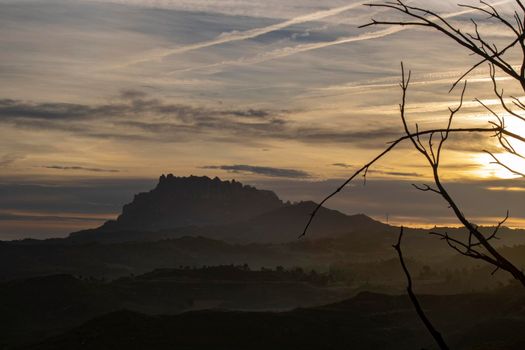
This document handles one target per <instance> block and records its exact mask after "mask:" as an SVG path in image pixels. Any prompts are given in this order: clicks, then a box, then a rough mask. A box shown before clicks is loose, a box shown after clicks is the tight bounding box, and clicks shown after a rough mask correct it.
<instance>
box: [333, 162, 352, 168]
mask: <svg viewBox="0 0 525 350" xmlns="http://www.w3.org/2000/svg"><path fill="white" fill-rule="evenodd" d="M332 166H336V167H340V168H345V169H348V168H351V167H352V165H350V164H346V163H333V164H332Z"/></svg>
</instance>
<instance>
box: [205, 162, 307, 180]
mask: <svg viewBox="0 0 525 350" xmlns="http://www.w3.org/2000/svg"><path fill="white" fill-rule="evenodd" d="M202 169H219V170H225V171H228V172H232V173H248V174H257V175H264V176H270V177H285V178H308V177H310V176H311V175H310V174H309V173H307V172H306V171H303V170H296V169H286V168H274V167H265V166H255V165H245V164H235V165H206V166H203V167H202Z"/></svg>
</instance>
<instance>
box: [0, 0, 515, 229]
mask: <svg viewBox="0 0 525 350" xmlns="http://www.w3.org/2000/svg"><path fill="white" fill-rule="evenodd" d="M466 2H467V3H473V2H472V1H466ZM414 3H417V1H414ZM420 3H424V4H425V6H429V7H431V8H433V9H435V10H437V11H439V12H440V13H443V14H444V15H446V16H448V18H449V19H450V20H451V21H452V22H453V23H454V24H457V25H459V26H465V27H468V26H469V25H470V24H469V21H468V20H469V18H471V17H473V16H474V17H475V18H477V19H479V20H480V21H481V23H483V27H482V28H481V29H482V33H483V34H485V35H487V36H488V38H490V40H492V41H494V42H495V43H497V44H500V45H502V43H505V42H508V41H509V40H511V39H512V38H511V36H510V33H509V32H508V31H505V30H504V29H502V28H500V27H498V26H496V25H495V23H494V22H491V21H488V20H486V19H485V18H480V17H479V16H478V17H476V15H475V14H473V13H469V12H468V11H465V9H464V8H458V7H457V6H456V5H455V4H454V2H453V1H448V0H447V1H443V0H439V1H437V0H432V1H429V0H425V1H420ZM493 3H499V4H500V8H501V9H502V12H509V11H510V10H511V9H512V3H509V2H508V1H499V2H493ZM371 17H377V18H394V17H395V15H393V14H391V13H385V12H384V11H381V10H378V9H371V8H368V7H365V6H362V2H360V1H354V0H348V1H343V0H325V1H322V2H320V1H313V0H268V1H255V0H221V1H217V0H151V1H148V0H114V1H102V0H100V1H99V0H83V1H82V0H69V1H45V0H40V1H37V0H0V81H1V82H2V83H1V84H0V239H13V238H20V237H51V236H64V235H66V234H67V233H68V232H71V231H73V230H78V229H81V228H86V227H94V226H97V225H99V224H100V223H101V222H103V221H104V220H106V219H108V218H113V217H115V216H116V215H117V213H118V212H119V210H120V207H121V205H122V204H123V203H125V202H128V201H129V200H130V199H131V198H132V196H133V194H134V193H136V192H138V191H144V190H148V189H150V188H151V187H152V186H154V185H155V182H156V179H157V178H158V176H159V175H160V174H163V173H173V174H175V175H180V176H182V175H190V174H194V175H208V176H219V177H221V178H224V179H231V178H235V179H237V180H241V181H243V182H245V183H250V184H255V185H257V186H260V187H264V188H268V189H274V190H275V191H276V192H277V193H278V194H279V195H280V196H281V197H282V198H283V199H285V200H293V201H295V200H303V199H313V200H320V199H321V198H322V197H323V195H324V194H326V193H327V192H329V191H330V190H331V189H333V188H334V186H336V185H337V184H338V183H339V182H340V181H341V180H342V179H344V177H345V176H346V175H348V174H351V173H352V171H353V170H355V169H356V167H359V166H360V165H362V164H364V163H365V162H366V161H367V160H369V159H370V158H371V157H373V156H374V155H375V154H376V153H378V152H379V151H381V150H382V149H383V148H384V147H385V144H386V142H388V141H389V140H393V139H395V138H397V137H398V136H400V135H401V134H402V129H401V124H400V120H399V114H398V103H399V98H400V90H399V86H398V85H397V84H398V82H399V79H400V61H404V62H405V65H406V66H407V67H409V68H410V69H411V70H412V71H413V83H412V85H411V87H410V91H409V99H408V114H409V119H410V122H411V123H412V125H414V124H415V123H418V125H419V127H420V128H424V127H431V126H436V125H441V126H443V125H445V124H444V123H446V120H447V118H448V110H447V108H448V107H449V106H455V105H456V104H457V102H458V94H459V91H453V92H452V93H448V90H449V88H450V84H451V83H452V82H453V81H454V79H455V78H457V77H458V76H460V75H461V73H462V72H463V71H464V70H465V69H466V68H468V67H469V65H471V64H473V63H475V62H476V61H475V58H473V57H471V56H469V55H468V53H467V52H466V51H464V50H462V49H459V48H457V47H456V46H455V45H454V44H452V43H451V42H450V41H449V40H447V39H445V38H443V37H441V36H440V35H438V34H435V33H432V32H429V31H425V30H422V29H414V28H407V29H405V28H397V27H368V28H365V29H359V28H358V26H359V25H361V24H365V23H367V21H369V19H370V18H371ZM516 58H517V56H516V55H515V53H513V52H510V53H509V60H511V61H513V60H516ZM513 63H518V62H517V60H516V62H513ZM498 82H499V83H500V84H502V86H505V89H506V90H505V92H506V94H508V95H509V96H510V95H512V94H515V95H517V96H521V95H522V94H523V92H520V90H519V89H518V87H517V86H514V85H513V84H512V83H511V82H509V81H507V80H505V78H504V77H503V76H501V78H500V79H499V80H498ZM474 98H479V99H482V100H483V101H484V102H485V103H486V104H488V105H495V104H496V100H495V99H494V96H493V95H492V94H491V86H490V84H489V82H488V81H487V67H482V68H481V69H479V70H477V71H475V72H474V73H473V74H472V75H470V76H469V87H468V90H467V93H466V98H465V108H464V109H463V111H462V113H461V114H460V115H459V116H458V117H457V119H456V120H455V122H454V123H455V124H454V125H456V126H464V125H479V126H486V125H487V123H488V121H490V120H491V116H490V115H488V114H487V113H486V112H485V111H483V110H482V109H481V108H480V107H479V105H478V104H477V103H476V102H474V101H473V99H474ZM511 126H512V127H513V128H514V130H518V131H521V130H520V129H522V126H521V125H520V124H517V123H516V124H515V125H514V124H513V125H511ZM522 146H523V145H516V147H518V148H519V147H522ZM482 149H490V150H493V151H494V152H496V153H497V152H500V151H501V150H499V149H498V148H497V146H496V144H495V143H494V140H493V139H486V138H480V137H476V136H469V137H467V138H466V137H464V136H463V137H455V138H452V139H451V140H450V142H449V143H448V144H447V149H446V154H445V159H444V160H443V161H444V163H443V166H442V176H443V178H444V180H445V181H446V183H447V184H449V186H450V188H451V190H452V192H453V193H454V194H457V195H458V200H459V202H460V203H462V204H463V205H464V208H465V211H466V213H468V214H469V215H470V217H471V218H473V219H475V220H476V221H477V222H479V223H483V224H491V223H495V222H497V221H498V218H499V217H500V216H504V215H505V211H506V210H507V209H510V210H511V216H512V219H511V221H509V223H511V224H512V225H513V226H522V225H523V222H524V221H523V220H525V211H524V210H523V206H522V203H523V200H524V199H525V198H524V196H525V186H524V185H523V182H522V181H521V179H515V178H513V177H512V176H511V174H509V173H508V172H507V171H506V170H504V169H501V168H498V167H497V166H496V165H493V164H490V159H489V158H488V156H486V155H485V154H483V153H481V152H480V150H482ZM521 149H523V148H521ZM511 162H513V163H512V164H513V165H515V166H517V167H518V168H521V169H522V168H524V166H523V164H521V163H520V162H519V161H516V160H511ZM368 175H369V176H368V184H367V185H366V186H365V187H363V186H362V183H356V185H355V186H353V187H351V188H349V189H348V190H347V191H345V192H344V193H343V194H342V195H341V196H340V197H338V198H336V199H335V200H334V201H333V202H331V203H329V204H328V206H329V207H333V208H337V209H340V210H342V211H344V212H347V213H355V212H363V213H365V214H369V215H371V216H373V217H375V218H377V219H380V220H386V217H387V216H388V218H389V221H390V222H391V223H405V224H414V225H415V224H417V225H423V224H424V225H431V224H453V223H454V220H453V217H452V216H451V215H450V213H449V211H448V210H447V208H446V207H445V206H444V205H443V203H442V202H441V201H440V200H439V199H438V198H433V197H432V196H431V195H430V194H428V193H420V192H418V191H416V190H414V189H413V188H412V186H411V183H413V182H417V183H424V182H428V180H429V175H430V173H429V169H428V168H427V167H426V166H425V163H424V162H423V159H422V158H421V157H420V156H418V155H417V154H416V153H414V152H413V151H412V150H411V149H410V147H409V145H405V146H401V147H400V148H399V149H398V150H397V151H396V152H393V153H392V154H390V155H389V156H388V157H387V158H385V159H384V160H383V161H381V162H380V163H378V164H377V166H376V167H375V168H373V171H371V172H370V173H369V174H368Z"/></svg>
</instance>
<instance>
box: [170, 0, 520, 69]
mask: <svg viewBox="0 0 525 350" xmlns="http://www.w3.org/2000/svg"><path fill="white" fill-rule="evenodd" d="M509 1H510V0H503V1H500V2H497V3H495V4H494V5H496V6H497V5H500V4H504V3H508V2H509ZM475 11H476V10H473V9H467V10H461V11H457V12H452V13H448V14H443V15H442V16H441V17H442V18H444V19H450V18H454V17H458V16H461V15H465V14H468V13H472V12H475ZM430 20H431V21H436V19H435V18H430ZM408 28H409V27H408V26H398V25H394V26H389V27H386V28H385V29H381V30H377V31H371V32H366V33H362V34H359V35H355V36H347V37H340V38H337V39H335V40H332V41H322V42H315V43H308V44H301V45H296V46H289V47H283V48H279V49H275V50H271V51H268V52H263V53H260V54H258V55H256V56H252V57H241V58H239V59H236V60H228V61H222V62H218V63H214V64H210V65H206V66H200V67H192V68H186V69H180V70H174V71H171V72H170V73H169V74H175V73H178V72H188V71H193V70H203V69H210V68H219V67H224V66H245V65H254V64H258V63H263V62H266V61H270V60H274V59H280V58H285V57H288V56H291V55H295V54H298V53H302V52H307V51H312V50H318V49H323V48H326V47H330V46H335V45H342V44H349V43H354V42H360V41H367V40H372V39H379V38H383V37H385V36H389V35H392V34H395V33H399V32H401V31H404V30H406V29H408Z"/></svg>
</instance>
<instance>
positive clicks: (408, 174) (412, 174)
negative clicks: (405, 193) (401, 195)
mask: <svg viewBox="0 0 525 350" xmlns="http://www.w3.org/2000/svg"><path fill="white" fill-rule="evenodd" d="M368 173H369V174H379V175H390V176H401V177H423V176H424V175H423V174H420V173H416V172H403V171H385V170H373V169H372V170H368Z"/></svg>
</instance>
